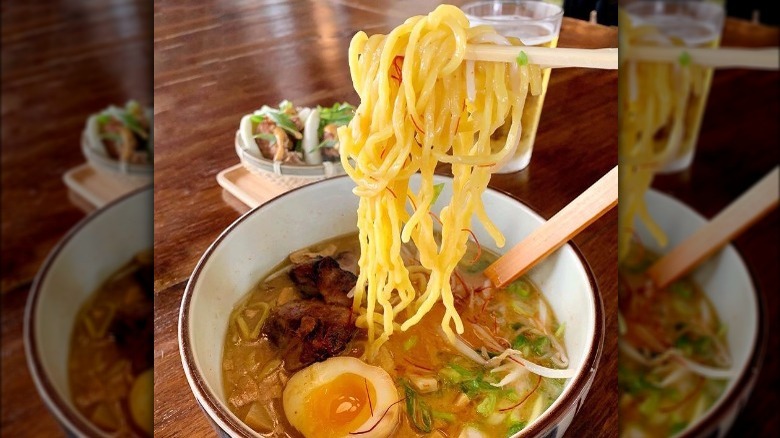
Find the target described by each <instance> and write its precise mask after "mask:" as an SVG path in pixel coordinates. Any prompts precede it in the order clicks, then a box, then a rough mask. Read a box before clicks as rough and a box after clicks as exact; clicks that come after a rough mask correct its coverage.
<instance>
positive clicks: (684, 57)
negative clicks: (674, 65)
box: [679, 50, 691, 67]
mask: <svg viewBox="0 0 780 438" xmlns="http://www.w3.org/2000/svg"><path fill="white" fill-rule="evenodd" d="M679 61H680V65H681V66H683V67H688V66H689V65H691V54H690V53H688V52H687V51H685V50H683V52H682V53H680V58H679Z"/></svg>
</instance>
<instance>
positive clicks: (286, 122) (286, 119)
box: [252, 101, 303, 139]
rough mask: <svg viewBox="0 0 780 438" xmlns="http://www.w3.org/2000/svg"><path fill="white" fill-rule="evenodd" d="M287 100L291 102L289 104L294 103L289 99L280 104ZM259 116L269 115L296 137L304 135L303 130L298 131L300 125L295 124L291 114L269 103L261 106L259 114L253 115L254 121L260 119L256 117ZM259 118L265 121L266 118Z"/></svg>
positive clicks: (268, 116)
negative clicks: (272, 106)
mask: <svg viewBox="0 0 780 438" xmlns="http://www.w3.org/2000/svg"><path fill="white" fill-rule="evenodd" d="M285 102H286V103H287V104H289V105H292V104H291V103H289V102H287V101H283V102H282V103H281V104H280V106H282V105H284V104H285ZM257 116H261V117H264V118H265V117H267V118H269V119H271V121H273V122H274V123H276V125H277V126H279V127H280V128H282V129H284V130H285V131H287V132H289V133H290V134H292V135H293V137H295V138H297V139H300V138H302V137H303V136H302V135H301V132H300V131H298V127H297V126H295V123H293V121H292V118H291V117H290V115H289V114H287V113H285V112H284V111H282V110H278V109H275V108H271V107H270V106H268V105H263V107H262V108H260V110H259V111H258V112H257V114H255V115H253V116H252V121H253V122H254V121H255V120H258V119H256V117H257ZM259 120H260V121H263V120H264V119H259ZM258 123H259V122H258Z"/></svg>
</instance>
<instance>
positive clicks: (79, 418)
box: [22, 186, 152, 437]
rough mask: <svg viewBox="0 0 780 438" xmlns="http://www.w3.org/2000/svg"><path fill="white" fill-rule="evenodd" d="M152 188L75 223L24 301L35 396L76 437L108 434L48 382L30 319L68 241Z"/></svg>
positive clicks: (27, 355)
mask: <svg viewBox="0 0 780 438" xmlns="http://www.w3.org/2000/svg"><path fill="white" fill-rule="evenodd" d="M151 190H152V187H148V186H147V187H141V188H138V189H135V190H133V191H131V192H129V193H127V194H124V195H122V196H120V197H119V198H117V199H115V200H113V201H111V202H109V203H108V204H106V205H105V206H104V207H103V208H100V209H97V210H95V211H93V212H92V213H90V214H88V215H87V216H85V217H84V218H82V219H81V220H80V221H79V222H77V223H76V225H74V226H73V227H72V228H71V229H69V230H68V231H67V233H65V235H64V236H63V237H62V238H61V239H60V240H59V241H58V242H57V244H56V245H55V246H54V248H52V250H51V251H50V252H49V254H48V255H47V256H46V259H45V260H44V262H43V264H42V265H41V267H40V269H38V272H37V273H36V274H35V277H34V278H33V282H32V285H31V286H30V292H29V295H28V297H27V302H26V303H25V308H24V318H23V323H22V324H23V333H22V340H23V343H24V352H25V359H26V362H27V369H28V370H29V372H30V377H32V380H33V383H34V384H35V389H36V390H37V392H38V396H39V397H41V399H42V400H43V402H44V404H45V405H46V407H47V409H48V410H49V412H50V413H52V415H54V418H55V419H56V420H57V422H58V423H59V424H60V427H62V428H63V429H65V430H66V431H67V432H69V433H75V434H76V435H77V436H97V437H109V436H111V435H110V434H108V433H105V432H103V431H101V430H100V429H98V428H97V427H96V426H94V425H93V424H92V423H90V422H89V421H88V420H87V419H86V418H85V417H84V416H83V415H82V414H81V413H80V412H76V409H72V408H71V406H70V404H69V403H68V402H67V401H66V400H64V398H63V397H62V396H60V394H59V392H58V391H57V390H56V389H55V388H54V384H52V382H51V380H50V379H49V375H48V374H47V373H46V371H45V370H44V368H43V366H42V364H41V359H40V356H39V354H38V343H37V341H36V330H35V324H34V323H33V318H34V317H35V309H37V307H38V299H39V298H40V296H41V284H42V283H43V281H44V279H45V278H46V276H47V275H48V273H49V270H50V269H51V267H52V265H53V264H54V261H55V260H56V259H57V257H59V255H60V253H61V252H62V251H63V250H64V249H65V247H66V246H67V245H68V244H69V243H70V241H71V240H72V239H73V238H74V237H75V236H76V235H78V234H79V233H80V232H81V230H82V229H84V228H86V227H87V225H89V224H90V223H92V222H93V221H94V220H95V219H97V218H98V217H100V216H102V215H103V214H104V213H106V212H108V211H110V210H112V209H113V208H114V207H115V206H117V205H119V204H121V203H123V202H125V201H127V200H128V199H130V198H132V197H134V196H139V195H140V194H142V193H144V192H146V191H151Z"/></svg>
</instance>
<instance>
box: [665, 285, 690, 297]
mask: <svg viewBox="0 0 780 438" xmlns="http://www.w3.org/2000/svg"><path fill="white" fill-rule="evenodd" d="M669 290H671V291H672V292H673V293H675V294H677V296H679V297H680V298H685V299H686V300H688V299H690V298H691V297H693V288H691V285H689V284H687V283H685V282H682V281H678V282H677V283H672V285H671V286H669Z"/></svg>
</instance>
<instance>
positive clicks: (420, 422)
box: [401, 380, 433, 433]
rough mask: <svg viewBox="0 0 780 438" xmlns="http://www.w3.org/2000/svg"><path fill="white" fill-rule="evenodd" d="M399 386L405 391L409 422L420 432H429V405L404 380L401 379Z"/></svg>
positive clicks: (430, 421)
mask: <svg viewBox="0 0 780 438" xmlns="http://www.w3.org/2000/svg"><path fill="white" fill-rule="evenodd" d="M401 386H403V388H404V392H405V393H406V414H407V415H408V416H409V423H410V424H411V425H412V426H413V427H414V428H415V429H417V430H418V431H420V432H423V433H430V432H431V431H432V430H433V414H432V412H431V407H430V406H428V403H425V401H424V400H420V397H419V395H418V394H417V392H415V390H414V389H412V387H411V385H410V384H409V383H408V382H407V381H406V380H401Z"/></svg>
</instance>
